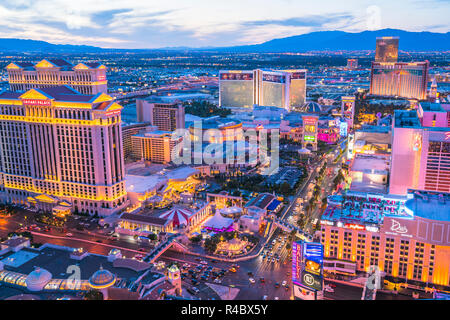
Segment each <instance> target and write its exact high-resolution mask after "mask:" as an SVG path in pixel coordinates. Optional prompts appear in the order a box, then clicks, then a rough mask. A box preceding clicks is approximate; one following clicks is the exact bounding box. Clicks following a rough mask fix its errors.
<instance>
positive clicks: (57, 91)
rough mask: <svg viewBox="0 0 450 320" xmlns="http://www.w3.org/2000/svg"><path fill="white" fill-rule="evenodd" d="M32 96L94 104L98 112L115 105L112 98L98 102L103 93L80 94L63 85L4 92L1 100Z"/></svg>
mask: <svg viewBox="0 0 450 320" xmlns="http://www.w3.org/2000/svg"><path fill="white" fill-rule="evenodd" d="M30 95H31V96H32V98H31V99H37V100H45V99H51V100H54V101H61V102H86V103H92V104H94V107H95V109H98V110H104V109H107V108H108V106H110V105H111V104H112V103H114V99H113V98H111V99H110V100H107V101H104V99H102V101H99V102H96V99H97V98H98V97H100V96H101V95H103V96H107V95H104V94H102V93H98V94H95V95H87V94H82V93H80V92H78V91H77V90H75V89H73V88H71V87H70V86H66V85H62V86H55V87H49V88H33V89H30V90H28V91H26V92H13V91H3V92H2V93H0V100H1V99H8V100H11V99H13V100H20V99H28V96H30Z"/></svg>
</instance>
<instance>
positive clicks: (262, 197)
mask: <svg viewBox="0 0 450 320" xmlns="http://www.w3.org/2000/svg"><path fill="white" fill-rule="evenodd" d="M275 199H276V197H275V196H274V195H273V194H270V193H261V194H259V195H258V196H257V197H255V198H253V199H251V200H250V201H249V202H247V204H246V205H245V207H247V208H248V207H252V206H255V207H258V208H260V209H266V208H267V207H268V206H269V205H270V203H271V202H272V201H274V200H275Z"/></svg>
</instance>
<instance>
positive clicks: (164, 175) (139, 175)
mask: <svg viewBox="0 0 450 320" xmlns="http://www.w3.org/2000/svg"><path fill="white" fill-rule="evenodd" d="M158 168H159V169H160V171H159V172H154V171H153V170H151V169H152V168H146V167H143V168H137V169H135V170H134V171H131V172H134V173H136V174H130V173H128V174H127V175H126V176H125V185H126V189H127V192H136V193H146V192H148V191H150V190H154V189H159V188H165V187H167V183H168V182H169V181H184V180H186V179H188V178H189V177H191V176H193V175H196V174H198V173H199V170H198V169H195V168H192V167H190V166H181V167H175V168H169V167H163V166H158ZM146 169H148V170H146ZM150 173H151V174H150ZM160 191H162V190H160Z"/></svg>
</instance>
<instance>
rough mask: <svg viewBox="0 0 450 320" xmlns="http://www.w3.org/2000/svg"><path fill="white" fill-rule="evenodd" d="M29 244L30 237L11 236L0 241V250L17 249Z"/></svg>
mask: <svg viewBox="0 0 450 320" xmlns="http://www.w3.org/2000/svg"><path fill="white" fill-rule="evenodd" d="M29 246H30V239H29V238H24V237H12V238H11V239H8V240H5V241H3V242H2V243H0V249H1V251H3V250H6V249H9V251H14V252H16V251H19V250H20V249H22V248H25V247H29Z"/></svg>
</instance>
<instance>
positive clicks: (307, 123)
mask: <svg viewBox="0 0 450 320" xmlns="http://www.w3.org/2000/svg"><path fill="white" fill-rule="evenodd" d="M302 120H303V142H317V125H318V122H319V118H318V117H317V116H303V117H302Z"/></svg>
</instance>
